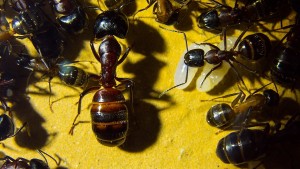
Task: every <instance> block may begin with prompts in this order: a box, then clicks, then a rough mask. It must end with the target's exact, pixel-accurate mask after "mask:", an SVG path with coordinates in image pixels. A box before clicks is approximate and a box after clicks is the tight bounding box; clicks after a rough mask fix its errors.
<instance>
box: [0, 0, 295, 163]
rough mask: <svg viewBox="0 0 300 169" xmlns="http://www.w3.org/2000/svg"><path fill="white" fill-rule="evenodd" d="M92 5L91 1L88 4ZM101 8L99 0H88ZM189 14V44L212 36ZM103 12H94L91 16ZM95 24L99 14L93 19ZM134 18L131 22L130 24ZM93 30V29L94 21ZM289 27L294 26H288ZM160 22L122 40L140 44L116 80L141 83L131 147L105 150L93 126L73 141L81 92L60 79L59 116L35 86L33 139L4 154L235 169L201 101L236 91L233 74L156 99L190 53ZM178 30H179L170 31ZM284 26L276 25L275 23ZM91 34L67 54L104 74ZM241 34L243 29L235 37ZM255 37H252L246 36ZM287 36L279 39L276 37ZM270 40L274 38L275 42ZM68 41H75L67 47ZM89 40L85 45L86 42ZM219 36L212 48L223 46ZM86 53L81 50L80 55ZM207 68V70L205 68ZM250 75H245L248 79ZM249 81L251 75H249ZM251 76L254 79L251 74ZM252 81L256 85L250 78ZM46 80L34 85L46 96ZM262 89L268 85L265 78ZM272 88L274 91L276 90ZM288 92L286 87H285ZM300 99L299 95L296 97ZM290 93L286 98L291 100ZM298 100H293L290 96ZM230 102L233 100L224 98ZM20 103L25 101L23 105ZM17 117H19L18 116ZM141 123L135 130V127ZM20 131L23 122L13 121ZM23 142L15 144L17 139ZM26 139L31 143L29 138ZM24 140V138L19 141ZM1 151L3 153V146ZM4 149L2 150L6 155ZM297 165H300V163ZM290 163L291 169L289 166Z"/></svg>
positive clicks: (29, 113) (145, 22)
mask: <svg viewBox="0 0 300 169" xmlns="http://www.w3.org/2000/svg"><path fill="white" fill-rule="evenodd" d="M86 2H87V1H86ZM89 2H90V3H91V4H94V5H97V1H96V0H93V1H92V0H90V1H89ZM145 6H146V0H139V1H138V2H137V3H136V9H141V8H143V7H145ZM189 8H190V9H192V10H189V11H187V10H186V9H185V8H184V12H185V13H186V16H184V17H183V18H181V19H182V20H181V21H180V22H181V23H180V25H181V27H182V28H184V29H183V30H184V31H186V33H187V38H188V44H191V43H193V42H202V41H204V40H206V39H208V38H211V37H212V36H214V34H211V33H208V32H204V31H203V30H201V29H199V28H198V27H197V25H196V23H195V16H198V15H199V11H198V10H197V8H193V7H191V6H190V7H189ZM92 13H94V14H96V13H100V11H96V12H94V11H91V12H89V14H92ZM137 16H138V17H148V16H153V14H152V8H150V9H148V10H147V11H144V12H141V13H139V14H138V15H137ZM90 17H91V18H93V17H95V16H90ZM130 19H132V18H130ZM91 24H93V23H91ZM285 24H286V25H288V24H289V21H285ZM159 25H161V24H159V23H157V22H155V20H154V19H151V18H150V19H149V18H138V20H137V21H136V22H135V23H134V24H133V23H132V20H131V25H130V32H129V34H128V38H127V40H128V41H126V40H120V41H121V43H122V44H124V47H126V46H128V44H129V45H130V44H132V43H133V42H134V47H133V49H132V51H131V52H130V54H129V56H128V58H127V59H126V60H125V61H124V63H123V64H121V66H119V67H118V70H117V75H118V77H128V78H132V79H133V80H134V81H135V88H134V108H135V113H134V115H132V114H130V116H131V118H132V119H131V121H130V123H131V124H130V131H129V134H128V137H127V141H126V143H125V144H124V145H123V146H121V147H114V148H111V147H105V146H103V145H101V144H100V143H98V142H97V140H96V138H95V136H94V134H93V132H92V130H91V125H90V124H81V125H79V126H77V127H76V128H75V130H74V135H73V136H71V135H69V134H68V132H69V130H70V127H71V124H72V122H73V119H74V117H75V116H76V112H77V104H76V102H77V101H78V98H79V93H80V92H81V91H82V89H78V90H74V89H73V88H70V87H68V86H65V85H63V84H61V83H60V81H59V79H58V78H55V79H54V80H53V82H54V83H52V85H51V86H52V92H53V96H52V97H51V100H52V101H54V100H57V99H60V98H62V97H63V96H65V95H68V96H69V95H73V97H69V98H66V99H62V100H59V101H57V102H55V103H54V104H53V110H54V113H52V112H51V111H50V107H49V104H48V99H49V97H48V95H41V94H39V92H42V91H41V90H39V89H38V88H36V87H34V86H33V85H31V86H30V87H29V91H30V92H31V93H33V92H37V94H30V95H29V97H30V100H29V102H30V104H24V107H22V106H21V108H20V106H19V111H20V110H22V115H18V116H21V117H22V118H21V119H23V120H22V121H23V122H24V121H25V119H26V121H27V122H28V123H29V129H30V132H31V133H32V136H31V138H29V139H24V137H23V139H22V136H17V137H16V138H10V139H7V140H5V141H3V143H5V145H6V146H7V147H10V148H11V149H10V148H4V149H3V152H5V154H7V155H9V156H12V157H14V158H16V157H19V156H21V157H24V158H27V159H31V158H39V159H42V157H41V156H40V155H39V154H38V153H37V152H36V151H34V150H35V149H42V150H44V151H45V152H47V153H49V154H51V155H53V154H57V155H59V156H60V157H61V158H62V159H63V162H62V166H64V167H67V168H70V169H75V168H78V169H85V168H87V169H93V168H94V169H99V168H203V169H204V168H211V169H215V168H236V167H235V166H233V165H226V164H223V163H222V162H221V161H220V160H219V159H218V158H217V157H216V154H215V149H216V145H217V143H218V141H219V140H220V139H221V138H222V137H224V136H225V135H227V134H228V132H222V133H220V134H218V135H216V134H215V133H216V132H217V131H218V129H216V128H212V127H210V126H209V125H208V124H207V123H206V120H205V118H206V112H207V110H208V109H209V108H210V107H211V106H212V105H214V104H216V103H215V102H200V100H203V99H211V98H214V97H216V96H219V95H224V94H228V93H233V92H238V89H237V86H236V85H235V75H234V73H232V72H230V74H229V75H227V76H226V79H227V80H225V82H223V83H222V84H221V85H218V87H217V89H215V90H213V91H212V92H209V93H200V92H198V91H197V90H196V89H195V86H196V85H195V81H196V78H195V80H194V81H193V82H192V85H191V86H190V87H188V89H186V90H179V89H173V90H172V91H170V92H169V93H167V95H166V96H164V97H163V98H161V99H159V98H158V95H159V94H160V93H161V92H162V91H164V90H165V89H167V88H169V87H171V86H172V85H173V76H174V72H175V70H176V66H177V62H178V60H179V57H180V56H181V55H182V53H184V52H185V50H186V48H185V43H184V40H183V36H182V35H181V34H177V33H174V32H169V31H166V30H163V29H160V28H159ZM164 27H166V28H168V29H174V27H173V26H164ZM277 27H278V24H277ZM86 31H87V32H86V33H84V34H82V35H79V36H76V37H72V38H70V37H69V36H67V40H66V42H67V46H66V49H65V51H64V56H66V57H69V58H75V59H76V60H81V61H93V62H95V63H94V64H92V65H94V67H93V66H91V64H89V63H82V64H80V65H81V66H82V65H85V66H87V67H89V69H88V71H89V72H93V73H96V74H98V73H99V71H100V70H99V69H100V65H99V64H98V62H97V61H96V60H95V59H94V56H93V54H92V52H91V50H90V47H89V40H90V39H91V31H92V30H91V29H88V30H86ZM233 32H234V35H235V36H238V35H239V34H240V32H241V31H239V30H236V31H233ZM249 33H251V31H250V32H247V34H249ZM283 35H284V33H276V36H278V39H281V37H283ZM271 39H272V38H271ZM69 40H70V41H69ZM82 40H83V41H82ZM219 41H220V39H219V38H218V37H216V38H214V39H212V40H210V41H209V42H216V43H218V42H219ZM20 42H21V43H26V44H29V45H27V46H28V47H29V48H31V54H32V55H35V56H36V55H37V54H36V52H35V51H34V49H33V48H32V46H30V44H31V42H30V41H29V40H27V39H25V40H21V41H20ZM79 49H80V51H79ZM200 70H201V69H200ZM246 74H247V73H246ZM243 75H245V74H243ZM247 75H248V74H247ZM243 78H244V79H245V81H247V84H248V86H249V88H251V89H252V88H259V87H261V83H260V82H259V81H257V80H254V81H251V83H250V82H249V76H243ZM252 80H253V79H252ZM45 81H46V80H44V81H43V80H41V81H40V82H37V83H36V84H35V85H36V86H38V87H40V88H41V89H44V90H46V91H47V90H48V83H46V82H45ZM262 83H263V84H267V83H268V81H266V80H262ZM271 88H273V86H271ZM280 92H282V88H280ZM297 94H298V95H299V92H298V91H297ZM290 95H291V93H290V91H287V92H286V93H285V94H284V97H286V96H290ZM92 96H93V94H89V95H87V96H86V97H85V98H84V100H83V104H82V105H83V106H82V114H81V115H80V116H79V118H78V120H83V121H90V114H89V110H88V106H89V103H90V102H91V99H92ZM292 96H293V95H292ZM224 100H226V101H229V102H230V101H231V99H230V98H229V99H224ZM18 104H20V103H18ZM15 113H19V114H20V112H15ZM134 118H135V121H136V124H133V120H134ZM15 121H16V125H17V126H18V127H19V126H20V125H21V123H22V122H20V121H19V119H18V118H16V119H15ZM18 137H19V138H20V139H19V141H17V142H16V139H17V138H18ZM25 138H26V137H25ZM17 140H18V139H17ZM1 149H2V148H1ZM1 151H2V150H1ZM295 160H296V159H295ZM48 161H49V165H50V166H51V168H55V167H56V166H55V164H54V163H53V161H52V160H50V159H48ZM287 165H290V164H287Z"/></svg>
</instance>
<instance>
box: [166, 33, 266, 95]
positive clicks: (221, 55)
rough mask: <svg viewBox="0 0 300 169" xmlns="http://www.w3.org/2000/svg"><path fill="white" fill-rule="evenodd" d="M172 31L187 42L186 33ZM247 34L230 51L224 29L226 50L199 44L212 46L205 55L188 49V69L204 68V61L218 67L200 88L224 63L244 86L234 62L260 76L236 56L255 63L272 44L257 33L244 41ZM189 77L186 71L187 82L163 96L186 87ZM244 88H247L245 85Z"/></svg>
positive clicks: (264, 55) (186, 62)
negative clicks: (180, 34)
mask: <svg viewBox="0 0 300 169" xmlns="http://www.w3.org/2000/svg"><path fill="white" fill-rule="evenodd" d="M164 29H165V28H164ZM170 31H173V32H178V33H183V34H184V37H185V41H186V35H185V33H184V32H181V31H174V30H170ZM245 33H246V30H245V31H244V32H243V33H242V34H241V35H240V36H239V37H238V39H237V40H236V42H235V43H234V45H233V47H232V48H231V49H230V50H227V45H226V31H225V29H224V33H223V36H224V37H223V39H224V47H225V48H224V50H221V49H220V48H219V47H217V46H215V45H213V44H211V43H199V44H198V45H208V46H210V47H211V48H212V49H211V50H209V51H208V52H207V53H204V50H202V49H192V50H188V49H187V52H186V54H185V55H184V63H185V64H186V65H187V68H188V67H202V66H203V65H204V61H206V62H207V63H208V64H213V65H216V66H215V67H213V68H212V69H211V70H210V71H209V72H208V73H207V74H206V76H205V77H204V79H203V81H202V82H201V84H200V87H201V86H202V84H203V82H204V81H205V79H206V78H207V77H208V76H209V75H210V74H211V73H212V72H213V71H214V70H216V69H218V68H219V67H220V66H221V65H222V63H223V62H224V61H225V62H227V63H228V64H229V65H230V66H231V67H232V68H233V70H234V71H235V73H236V74H237V76H238V78H239V79H240V80H241V81H242V83H243V84H244V81H243V79H242V78H241V76H240V75H239V73H238V71H237V70H236V69H235V67H234V65H233V62H235V63H237V64H239V65H240V66H241V67H243V68H244V69H246V70H247V71H249V72H252V73H254V74H258V73H257V72H256V71H255V70H252V69H250V68H248V67H247V66H246V65H244V64H242V63H241V62H239V61H237V60H236V59H235V56H240V57H242V58H246V59H247V60H253V61H255V60H258V59H260V58H263V57H266V56H268V55H269V53H270V50H271V42H270V39H269V38H268V37H267V36H266V35H264V34H262V33H255V34H252V35H248V36H246V37H245V38H244V39H242V37H243V36H244V34H245ZM241 39H242V41H241ZM240 41H241V42H240ZM239 42H240V43H239ZM238 44H239V45H238ZM186 46H187V42H186ZM237 46H238V50H237V51H235V48H236V47H237ZM186 48H187V47H186ZM187 76H188V71H186V78H185V82H183V83H181V84H178V85H175V86H173V87H171V88H169V89H167V90H166V91H164V92H163V93H162V94H161V95H163V94H165V93H166V92H168V91H170V90H172V89H173V88H175V87H178V86H181V85H184V84H185V83H187V79H188V78H187ZM244 86H245V84H244ZM246 88H247V87H246Z"/></svg>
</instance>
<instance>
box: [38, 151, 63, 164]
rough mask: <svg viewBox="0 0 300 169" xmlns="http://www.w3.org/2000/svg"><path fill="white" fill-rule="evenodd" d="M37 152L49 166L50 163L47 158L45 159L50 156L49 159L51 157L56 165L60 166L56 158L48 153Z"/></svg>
mask: <svg viewBox="0 0 300 169" xmlns="http://www.w3.org/2000/svg"><path fill="white" fill-rule="evenodd" d="M36 151H37V152H38V153H39V154H40V155H41V156H42V157H43V158H44V160H45V162H46V163H47V165H48V161H47V158H46V157H45V155H46V156H48V157H50V158H51V159H52V160H53V161H54V162H55V163H56V165H59V162H57V160H56V159H55V158H54V157H52V156H51V155H49V154H48V153H46V152H44V151H42V150H40V149H38V150H36Z"/></svg>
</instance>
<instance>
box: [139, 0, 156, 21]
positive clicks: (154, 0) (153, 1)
mask: <svg viewBox="0 0 300 169" xmlns="http://www.w3.org/2000/svg"><path fill="white" fill-rule="evenodd" d="M147 1H148V0H147ZM155 2H156V0H151V1H150V2H149V1H148V6H146V7H145V8H143V9H140V10H138V11H137V12H136V13H134V14H133V20H135V15H136V14H138V13H140V12H142V11H145V10H147V9H149V8H150V7H151V6H152V5H153V4H154V3H155Z"/></svg>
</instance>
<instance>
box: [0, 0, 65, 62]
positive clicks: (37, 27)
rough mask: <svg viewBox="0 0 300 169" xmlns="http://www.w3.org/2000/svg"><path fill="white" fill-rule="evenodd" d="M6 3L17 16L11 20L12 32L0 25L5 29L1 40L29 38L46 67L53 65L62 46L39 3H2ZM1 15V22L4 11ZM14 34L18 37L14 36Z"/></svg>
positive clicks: (28, 0) (14, 0) (12, 0)
mask: <svg viewBox="0 0 300 169" xmlns="http://www.w3.org/2000/svg"><path fill="white" fill-rule="evenodd" d="M7 1H8V3H9V5H10V6H11V7H12V8H13V9H14V10H15V11H16V12H17V13H18V15H16V16H15V17H14V18H13V20H12V23H11V27H12V30H10V28H9V25H8V24H5V25H1V26H5V27H6V29H7V31H6V32H2V34H3V36H1V37H0V38H1V40H7V38H8V37H15V38H29V39H30V41H31V42H32V44H33V46H34V47H35V48H36V50H37V52H38V53H39V54H40V56H41V57H42V60H43V62H45V64H46V65H47V67H52V66H53V65H55V62H56V59H57V58H58V57H59V56H60V55H61V53H62V51H63V49H64V44H63V40H62V37H61V35H60V33H59V31H58V29H57V28H56V26H55V25H54V23H52V22H51V21H50V20H49V19H48V17H47V15H46V14H45V13H44V12H43V11H42V9H41V8H40V7H39V5H40V3H39V2H33V1H31V0H6V1H5V2H4V3H6V2H7ZM1 14H2V15H1V20H3V19H5V15H4V11H3V12H2V13H1ZM5 23H7V21H6V22H5ZM15 33H17V34H19V35H20V36H14V34H15ZM4 37H5V38H6V39H5V38H4Z"/></svg>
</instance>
